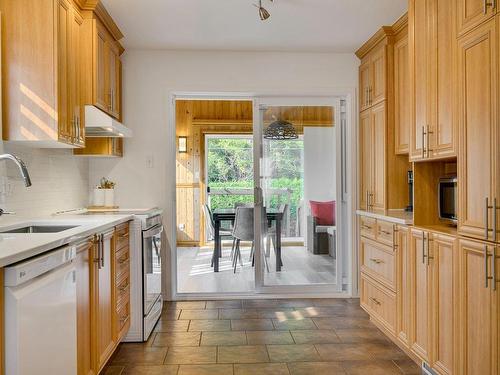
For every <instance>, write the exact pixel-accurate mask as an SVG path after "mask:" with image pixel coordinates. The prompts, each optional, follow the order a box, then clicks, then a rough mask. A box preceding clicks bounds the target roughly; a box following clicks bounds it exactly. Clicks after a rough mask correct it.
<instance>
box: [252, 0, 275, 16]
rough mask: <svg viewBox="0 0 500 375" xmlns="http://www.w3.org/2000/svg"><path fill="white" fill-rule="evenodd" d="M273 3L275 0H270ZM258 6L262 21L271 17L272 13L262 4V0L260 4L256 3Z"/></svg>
mask: <svg viewBox="0 0 500 375" xmlns="http://www.w3.org/2000/svg"><path fill="white" fill-rule="evenodd" d="M269 1H270V2H271V3H272V2H273V0H269ZM254 5H255V6H256V7H257V8H259V17H260V19H261V21H265V20H267V19H268V18H269V17H271V14H270V13H269V12H268V11H267V9H266V8H264V7H263V6H262V0H259V5H257V4H254Z"/></svg>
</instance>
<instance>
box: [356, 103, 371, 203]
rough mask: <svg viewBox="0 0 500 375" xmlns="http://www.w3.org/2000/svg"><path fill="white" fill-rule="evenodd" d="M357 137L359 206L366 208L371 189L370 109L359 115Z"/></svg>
mask: <svg viewBox="0 0 500 375" xmlns="http://www.w3.org/2000/svg"><path fill="white" fill-rule="evenodd" d="M359 139H360V142H359V144H360V156H359V157H360V163H359V168H360V171H359V178H360V189H359V192H360V197H359V202H360V208H361V209H365V210H368V209H369V208H370V207H369V206H368V205H369V202H368V201H369V197H368V195H369V194H370V192H371V191H372V171H373V156H372V155H373V151H372V149H373V128H372V124H371V111H370V110H366V111H363V112H361V113H360V116H359Z"/></svg>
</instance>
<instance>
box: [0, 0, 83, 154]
mask: <svg viewBox="0 0 500 375" xmlns="http://www.w3.org/2000/svg"><path fill="white" fill-rule="evenodd" d="M0 11H1V12H2V33H3V37H2V62H3V63H2V84H3V90H2V91H3V98H2V100H3V138H4V140H9V141H26V142H32V143H35V144H36V143H37V144H38V145H40V147H55V148H57V147H75V146H76V147H78V146H80V145H79V143H78V141H77V132H78V130H77V128H76V123H77V122H78V121H79V120H80V117H79V116H81V112H79V111H78V107H79V105H80V103H79V102H78V100H79V98H78V84H79V82H80V78H81V77H80V76H79V73H80V71H79V66H78V64H75V62H77V61H78V47H77V46H75V35H76V34H78V32H79V25H78V23H77V22H76V23H75V19H77V18H78V11H77V9H76V8H75V7H74V5H73V3H72V2H71V1H69V0H2V1H1V2H0ZM40 20H43V22H41V21H40ZM21 31H22V32H21Z"/></svg>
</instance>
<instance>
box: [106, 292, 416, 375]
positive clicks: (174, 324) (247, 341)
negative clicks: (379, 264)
mask: <svg viewBox="0 0 500 375" xmlns="http://www.w3.org/2000/svg"><path fill="white" fill-rule="evenodd" d="M104 374H105V375H131V374H134V375H140V374H142V375H157V374H170V375H192V374H195V375H219V374H220V375H233V374H234V375H247V374H252V375H266V374H273V375H306V374H312V375H336V374H342V375H358V374H368V375H379V374H383V375H390V374H420V371H419V368H418V366H417V365H416V364H415V363H414V362H412V361H411V360H410V359H409V357H407V356H406V355H405V354H404V353H403V352H402V351H401V350H400V349H399V348H398V347H397V346H396V345H394V344H393V343H391V342H390V341H389V340H388V339H387V338H386V337H385V336H384V335H383V334H382V333H381V332H380V331H379V330H378V329H377V328H376V327H375V326H374V325H373V324H372V323H371V322H370V321H369V319H368V315H367V314H366V313H365V312H364V311H363V310H362V309H361V308H360V307H359V300H358V299H289V300H229V301H188V302H170V303H166V304H165V306H164V310H163V313H162V317H161V320H160V321H159V322H158V324H157V326H156V327H155V330H154V333H153V334H152V336H151V338H150V339H149V341H148V342H147V343H144V344H121V345H120V347H119V349H118V351H117V353H116V354H115V355H114V356H113V358H111V360H110V363H109V365H108V367H107V368H106V369H105V370H104Z"/></svg>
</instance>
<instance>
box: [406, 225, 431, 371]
mask: <svg viewBox="0 0 500 375" xmlns="http://www.w3.org/2000/svg"><path fill="white" fill-rule="evenodd" d="M428 235H429V234H428V233H427V232H424V231H422V230H419V229H411V230H410V249H411V261H410V264H411V267H410V268H411V270H410V274H411V280H410V288H411V331H410V349H411V350H412V351H413V352H414V353H415V354H416V355H417V356H419V357H420V358H422V359H423V360H425V361H427V362H429V360H430V356H429V353H430V347H431V331H430V316H429V315H430V296H431V275H430V271H429V267H428V265H427V261H428V259H427V257H426V255H427V254H428V250H429V245H428V244H429V242H428Z"/></svg>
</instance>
